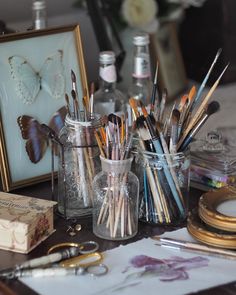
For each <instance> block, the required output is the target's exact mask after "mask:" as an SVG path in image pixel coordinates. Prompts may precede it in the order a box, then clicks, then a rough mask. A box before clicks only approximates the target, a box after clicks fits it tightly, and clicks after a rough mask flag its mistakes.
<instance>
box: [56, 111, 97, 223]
mask: <svg viewBox="0 0 236 295" xmlns="http://www.w3.org/2000/svg"><path fill="white" fill-rule="evenodd" d="M82 113H83V112H81V116H83V115H84V114H82ZM100 126H101V122H100V116H99V115H94V118H93V119H92V120H91V121H86V122H80V121H76V120H73V119H71V118H70V117H69V116H68V115H67V116H66V119H65V126H64V127H63V128H62V130H61V131H60V134H59V138H60V142H61V143H62V146H63V148H61V149H60V150H59V167H58V211H59V213H60V214H61V215H63V217H65V218H66V219H69V218H74V217H82V216H89V215H91V214H92V206H93V188H92V181H93V179H94V177H95V175H96V174H97V173H98V172H99V171H100V170H101V169H100V167H101V163H100V158H99V156H100V152H99V149H98V146H97V142H96V139H95V136H94V132H95V130H96V128H99V127H100Z"/></svg>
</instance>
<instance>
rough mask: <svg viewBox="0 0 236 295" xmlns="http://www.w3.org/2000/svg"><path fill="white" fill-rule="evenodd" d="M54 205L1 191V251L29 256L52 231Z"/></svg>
mask: <svg viewBox="0 0 236 295" xmlns="http://www.w3.org/2000/svg"><path fill="white" fill-rule="evenodd" d="M55 204H56V202H53V201H47V200H42V199H37V198H31V197H25V196H20V195H15V194H8V193H3V192H0V249H4V250H10V251H14V252H20V253H29V252H30V251H31V250H32V249H33V248H35V247H36V246H37V245H38V244H39V243H41V242H42V241H43V240H45V239H46V238H47V237H48V236H49V235H50V234H51V233H53V231H54V227H53V206H54V205H55Z"/></svg>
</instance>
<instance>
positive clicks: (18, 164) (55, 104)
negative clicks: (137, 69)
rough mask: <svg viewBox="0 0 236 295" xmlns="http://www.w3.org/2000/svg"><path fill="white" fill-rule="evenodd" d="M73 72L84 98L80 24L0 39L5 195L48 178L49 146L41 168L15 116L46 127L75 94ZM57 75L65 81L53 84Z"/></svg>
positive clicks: (1, 151)
mask: <svg viewBox="0 0 236 295" xmlns="http://www.w3.org/2000/svg"><path fill="white" fill-rule="evenodd" d="M19 61H20V62H19ZM58 68H59V70H58ZM71 70H73V71H74V73H75V74H76V83H77V88H78V94H79V99H81V100H82V97H83V96H84V94H85V93H86V94H87V93H88V87H87V77H86V71H85V64H84V56H83V49H82V42H81V35H80V28H79V25H71V26H64V27H57V28H48V29H43V30H33V31H27V32H22V33H13V34H9V35H3V36H1V37H0V76H1V81H0V117H1V118H0V168H1V179H2V186H3V190H4V191H6V192H8V191H11V190H13V189H16V188H19V187H23V186H27V185H32V184H35V183H38V182H42V181H45V180H48V179H50V171H51V152H50V148H47V151H46V153H45V155H44V156H43V158H42V159H41V160H40V161H39V162H38V163H37V164H34V163H32V162H31V161H30V160H29V157H28V155H27V153H26V150H25V144H26V140H25V139H23V138H22V134H21V132H20V128H19V126H18V124H17V118H18V117H19V116H22V115H28V116H31V117H33V118H35V119H36V120H37V121H38V122H40V123H45V124H47V123H48V122H49V121H50V119H51V118H52V116H53V114H55V112H57V110H59V109H60V108H61V107H62V106H64V105H65V100H64V96H65V93H69V94H70V93H71V89H72V87H71ZM58 71H60V73H59V74H58ZM32 73H33V74H32ZM43 75H44V76H43ZM57 75H59V76H60V77H61V79H62V80H61V81H62V83H58V81H56V82H55V80H56V79H57V78H56V76H57ZM29 77H30V78H29ZM27 79H28V80H27ZM29 79H30V80H29ZM29 81H30V82H29ZM37 83H40V85H38V84H37ZM43 83H44V84H43ZM25 84H26V85H27V87H26V89H25V86H24V85H25ZM60 85H61V86H60ZM29 88H30V92H29V93H30V95H29V93H28V90H29ZM35 89H37V91H35ZM32 93H33V94H32Z"/></svg>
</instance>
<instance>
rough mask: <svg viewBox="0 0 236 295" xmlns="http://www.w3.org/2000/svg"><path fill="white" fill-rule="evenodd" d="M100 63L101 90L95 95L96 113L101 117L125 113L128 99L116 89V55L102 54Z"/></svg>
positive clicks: (103, 52)
mask: <svg viewBox="0 0 236 295" xmlns="http://www.w3.org/2000/svg"><path fill="white" fill-rule="evenodd" d="M99 63H100V67H99V89H98V90H97V91H96V92H95V93H94V110H95V112H96V113H97V114H101V115H108V114H110V113H114V112H124V111H125V108H126V105H125V104H126V99H125V96H124V94H123V93H122V92H121V91H119V90H118V89H117V88H116V78H117V77H116V68H115V53H114V52H113V51H102V52H100V55H99Z"/></svg>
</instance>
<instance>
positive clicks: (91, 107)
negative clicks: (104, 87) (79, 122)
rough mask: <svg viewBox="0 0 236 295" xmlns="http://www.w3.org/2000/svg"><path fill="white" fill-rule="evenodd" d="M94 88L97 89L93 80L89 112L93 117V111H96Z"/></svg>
mask: <svg viewBox="0 0 236 295" xmlns="http://www.w3.org/2000/svg"><path fill="white" fill-rule="evenodd" d="M94 89H95V85H94V82H92V83H91V87H90V104H89V112H90V116H91V117H93V112H94Z"/></svg>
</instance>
